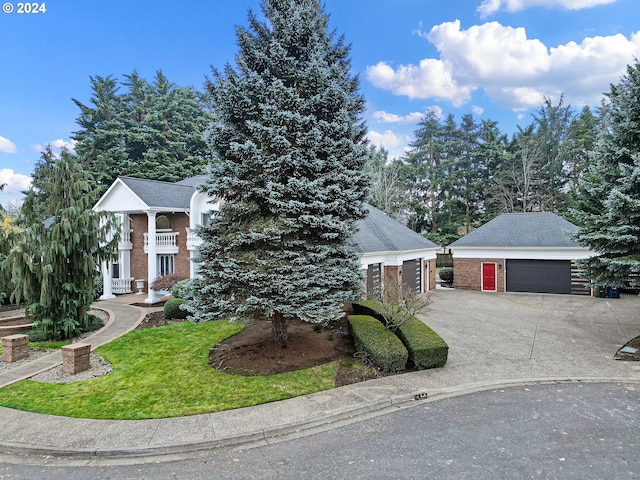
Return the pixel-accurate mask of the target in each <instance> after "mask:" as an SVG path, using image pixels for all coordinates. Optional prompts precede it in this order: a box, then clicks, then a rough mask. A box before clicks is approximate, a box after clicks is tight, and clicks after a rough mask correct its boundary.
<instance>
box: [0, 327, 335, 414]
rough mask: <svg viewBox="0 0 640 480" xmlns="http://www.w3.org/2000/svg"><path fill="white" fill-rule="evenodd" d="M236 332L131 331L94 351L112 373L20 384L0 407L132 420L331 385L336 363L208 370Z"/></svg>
mask: <svg viewBox="0 0 640 480" xmlns="http://www.w3.org/2000/svg"><path fill="white" fill-rule="evenodd" d="M242 328H244V327H243V325H242V324H240V323H233V322H226V321H217V322H206V323H191V322H183V323H176V324H173V325H169V326H166V327H162V328H154V329H145V330H134V331H133V332H130V333H128V334H126V335H124V336H122V337H120V338H118V339H116V340H114V341H113V342H110V343H109V344H107V345H103V346H102V347H100V348H98V349H97V350H96V353H97V354H98V355H101V356H102V357H103V358H105V359H106V360H108V361H109V362H110V363H111V364H112V365H113V366H114V370H113V371H112V372H111V373H110V374H108V375H105V376H103V377H99V378H95V379H92V380H87V381H83V382H74V383H68V384H49V383H40V382H34V381H30V380H24V381H21V382H18V383H15V384H13V385H9V386H7V387H4V388H1V389H0V406H3V407H9V408H16V409H19V410H26V411H30V412H37V413H44V414H49V415H62V416H67V417H76V418H97V419H114V420H134V419H149V418H167V417H178V416H185V415H195V414H200V413H209V412H216V411H221V410H229V409H234V408H240V407H247V406H251V405H258V404H261V403H268V402H274V401H277V400H283V399H286V398H291V397H296V396H300V395H306V394H309V393H314V392H318V391H322V390H328V389H330V388H333V386H334V381H335V376H336V373H337V369H338V362H333V363H329V364H325V365H321V366H318V367H313V368H309V369H305V370H298V371H294V372H288V373H283V374H278V375H270V376H256V377H243V376H235V375H228V374H225V373H222V372H219V371H217V370H215V369H213V368H211V367H210V366H209V365H208V358H209V349H210V348H212V347H213V346H214V345H216V344H217V343H218V342H220V341H222V340H224V339H225V338H228V337H230V336H232V335H234V334H236V333H238V332H239V331H240V330H242Z"/></svg>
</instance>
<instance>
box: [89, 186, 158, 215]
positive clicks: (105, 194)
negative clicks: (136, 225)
mask: <svg viewBox="0 0 640 480" xmlns="http://www.w3.org/2000/svg"><path fill="white" fill-rule="evenodd" d="M118 185H122V186H123V187H124V188H126V189H127V190H129V192H130V193H131V195H133V196H134V197H136V198H137V199H138V200H140V203H141V204H142V205H143V208H144V211H145V212H146V211H148V209H149V208H150V207H149V205H147V204H146V203H145V202H144V201H143V200H142V199H141V198H140V197H139V196H138V195H136V193H135V192H134V191H133V190H131V189H130V188H129V186H128V185H127V184H126V183H124V182H123V181H122V179H120V178H116V180H115V181H114V182H113V183H112V184H111V186H110V187H109V188H108V189H107V191H106V192H104V194H103V195H102V197H100V200H98V202H97V203H96V204H95V205H94V207H93V210H94V211H96V212H102V211H104V210H105V209H104V208H102V206H101V204H102V203H103V201H106V199H107V198H108V197H109V196H110V194H111V191H112V190H113V189H115V188H116V186H118ZM134 211H138V210H132V211H131V212H129V211H127V212H119V213H133V212H134Z"/></svg>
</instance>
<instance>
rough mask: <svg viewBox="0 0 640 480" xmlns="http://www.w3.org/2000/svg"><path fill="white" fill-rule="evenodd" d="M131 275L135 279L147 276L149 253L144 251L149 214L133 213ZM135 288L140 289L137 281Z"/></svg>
mask: <svg viewBox="0 0 640 480" xmlns="http://www.w3.org/2000/svg"><path fill="white" fill-rule="evenodd" d="M131 229H132V230H133V232H131V243H132V245H133V248H132V249H131V276H132V277H133V278H134V279H140V278H144V279H145V280H146V278H147V254H146V253H144V234H145V233H146V231H147V215H146V214H143V215H131ZM133 290H134V291H135V292H137V291H138V289H137V288H136V285H135V282H134V284H133Z"/></svg>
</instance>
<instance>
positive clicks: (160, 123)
mask: <svg viewBox="0 0 640 480" xmlns="http://www.w3.org/2000/svg"><path fill="white" fill-rule="evenodd" d="M124 77H125V79H124V81H123V82H121V83H120V85H121V86H124V87H126V91H125V93H120V92H119V85H118V82H117V81H116V80H114V79H113V78H112V77H111V76H108V77H104V78H103V77H100V76H96V77H91V85H92V89H93V96H92V97H91V105H90V106H87V105H84V104H83V103H81V102H80V101H78V100H75V99H74V102H75V103H76V105H77V106H78V107H79V108H80V110H81V113H80V116H79V117H78V119H77V120H76V122H77V123H78V125H79V126H80V130H78V131H77V132H75V133H74V136H73V138H74V140H76V142H77V143H76V145H75V149H76V152H77V153H78V157H79V159H80V161H81V163H82V164H83V165H84V166H85V169H86V170H87V171H88V172H89V174H90V175H91V176H92V178H94V179H95V181H96V182H98V183H99V184H100V185H101V189H102V190H104V189H105V188H106V187H108V186H109V185H110V184H111V183H112V182H113V180H115V178H116V177H117V176H118V175H127V176H132V177H138V178H149V179H153V180H163V181H168V182H175V181H177V180H181V179H183V178H186V177H190V176H193V175H197V174H200V173H203V172H204V168H205V165H206V164H207V162H208V160H209V158H210V154H209V151H208V149H207V146H206V143H205V141H204V139H203V134H204V131H205V129H206V127H207V125H208V124H209V121H210V120H211V117H210V114H209V112H208V108H207V106H206V104H205V102H204V101H203V100H202V98H201V97H200V95H199V94H198V93H197V92H195V91H194V90H193V89H192V88H190V87H187V88H185V87H178V86H176V85H175V84H173V83H171V82H169V80H168V79H167V78H166V77H165V76H164V75H163V74H162V72H157V73H156V76H155V79H154V81H153V82H152V83H149V82H147V81H146V80H145V79H143V78H142V77H140V75H138V73H137V72H135V71H134V72H133V73H132V74H131V75H125V76H124Z"/></svg>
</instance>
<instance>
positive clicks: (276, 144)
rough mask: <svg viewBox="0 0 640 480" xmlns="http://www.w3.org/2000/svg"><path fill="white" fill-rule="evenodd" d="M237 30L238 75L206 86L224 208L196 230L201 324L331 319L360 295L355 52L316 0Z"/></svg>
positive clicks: (275, 5) (285, 2) (360, 132)
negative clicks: (199, 244)
mask: <svg viewBox="0 0 640 480" xmlns="http://www.w3.org/2000/svg"><path fill="white" fill-rule="evenodd" d="M262 13H263V15H264V19H259V18H258V17H257V16H256V15H254V14H253V13H252V12H250V13H249V27H248V28H240V27H239V28H238V29H237V37H238V44H239V49H240V51H239V54H238V55H237V57H236V63H237V67H236V68H233V67H232V66H229V65H228V66H227V67H226V68H225V70H224V72H219V71H214V72H213V78H212V80H211V81H210V82H209V84H208V92H209V94H210V97H211V100H212V103H213V106H214V111H215V114H216V116H217V118H216V122H214V123H212V126H211V129H210V134H209V136H208V142H209V146H210V147H211V150H212V152H213V154H214V157H215V158H214V161H213V163H212V167H211V172H210V175H209V176H208V180H207V182H206V184H205V185H204V186H203V190H204V191H206V192H207V193H208V194H209V195H210V196H212V197H217V198H223V199H224V202H225V203H224V205H223V207H222V209H221V210H220V212H219V213H218V214H217V215H215V216H214V217H213V219H212V221H211V223H210V224H208V225H207V226H205V227H203V228H201V229H200V231H199V233H200V235H201V237H202V239H203V241H204V243H203V245H202V247H201V250H200V258H199V260H200V262H201V265H200V269H199V275H200V277H199V279H198V280H197V283H196V288H195V292H196V298H195V300H194V301H193V303H192V304H191V308H192V311H194V312H195V318H196V320H209V319H215V318H232V319H238V318H242V317H249V316H253V317H258V318H265V319H268V320H270V321H271V325H272V337H273V339H274V340H276V341H280V342H283V343H284V342H286V340H287V331H286V326H287V322H288V321H289V320H290V319H293V318H300V319H302V320H305V321H310V322H320V321H324V320H329V319H334V318H337V317H339V316H340V315H341V314H342V306H343V303H344V302H345V301H347V300H350V299H354V298H356V297H357V296H358V295H359V294H360V292H361V289H362V283H361V273H360V270H361V267H360V264H359V260H358V256H357V253H356V250H355V246H354V245H353V243H352V240H351V237H352V235H353V234H354V233H355V229H356V221H357V220H358V219H361V218H363V217H364V215H365V209H364V207H363V201H364V199H365V197H366V195H367V187H368V183H369V181H368V176H367V175H366V174H365V173H364V167H365V165H366V163H367V161H368V157H369V149H368V147H367V144H366V140H365V134H366V127H365V125H364V123H363V122H362V120H361V114H362V112H363V110H364V99H363V97H362V96H361V95H360V94H359V93H358V79H357V78H356V77H354V76H353V75H352V74H351V72H350V59H349V50H350V47H349V46H348V45H346V44H345V41H344V39H343V38H342V37H338V38H336V36H335V33H334V32H330V31H329V30H328V15H327V14H326V13H325V12H324V8H323V7H322V5H321V3H320V1H319V0H264V1H263V2H262Z"/></svg>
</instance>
